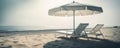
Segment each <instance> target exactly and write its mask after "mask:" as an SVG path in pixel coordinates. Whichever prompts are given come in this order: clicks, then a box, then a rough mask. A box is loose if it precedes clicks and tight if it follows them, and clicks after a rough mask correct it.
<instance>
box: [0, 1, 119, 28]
mask: <svg viewBox="0 0 120 48" xmlns="http://www.w3.org/2000/svg"><path fill="white" fill-rule="evenodd" d="M74 1H76V2H79V3H82V4H90V5H95V6H100V7H102V8H103V13H101V14H95V15H89V16H76V26H77V25H78V24H80V23H89V27H93V26H95V25H96V24H104V25H105V26H107V27H108V26H120V22H119V20H120V19H119V18H120V11H119V10H120V9H119V8H120V6H119V4H120V3H119V2H120V0H74ZM71 2H73V0H49V1H48V0H0V26H41V27H48V28H71V27H72V25H73V24H72V23H73V22H72V16H71V17H59V16H50V15H48V10H49V9H51V8H55V7H59V6H61V5H64V4H68V3H71Z"/></svg>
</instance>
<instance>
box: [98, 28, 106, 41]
mask: <svg viewBox="0 0 120 48" xmlns="http://www.w3.org/2000/svg"><path fill="white" fill-rule="evenodd" d="M99 32H100V34H102V37H103V39H105V37H104V35H103V33H102V32H101V30H99Z"/></svg>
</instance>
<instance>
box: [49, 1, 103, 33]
mask: <svg viewBox="0 0 120 48" xmlns="http://www.w3.org/2000/svg"><path fill="white" fill-rule="evenodd" d="M102 12H103V10H102V7H98V6H92V5H85V4H80V3H78V2H74V1H73V3H70V4H66V5H62V6H60V7H56V8H53V9H50V10H49V12H48V14H49V15H51V16H73V30H74V32H75V16H86V15H93V14H100V13H102Z"/></svg>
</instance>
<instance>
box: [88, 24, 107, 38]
mask: <svg viewBox="0 0 120 48" xmlns="http://www.w3.org/2000/svg"><path fill="white" fill-rule="evenodd" d="M103 26H104V24H97V25H96V26H95V27H94V28H92V30H90V31H88V32H87V34H88V35H89V34H93V35H95V36H96V38H97V36H101V35H102V37H103V38H104V39H105V37H104V35H103V33H102V32H101V30H100V29H101V28H102V27H103Z"/></svg>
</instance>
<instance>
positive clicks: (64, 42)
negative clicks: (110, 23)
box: [0, 28, 120, 48]
mask: <svg viewBox="0 0 120 48" xmlns="http://www.w3.org/2000/svg"><path fill="white" fill-rule="evenodd" d="M88 30H89V29H88ZM101 31H102V32H103V34H104V36H105V39H103V38H102V36H100V37H98V38H96V37H95V36H94V35H93V36H90V37H91V38H90V40H87V39H86V38H79V39H77V40H74V39H70V38H64V37H65V35H64V34H60V33H57V34H56V33H49V32H48V33H40V34H30V35H19V34H18V35H13V36H5V37H0V48H1V47H8V48H10V47H11V48H119V47H120V46H119V45H120V43H119V42H120V37H119V35H120V28H103V29H101Z"/></svg>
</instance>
